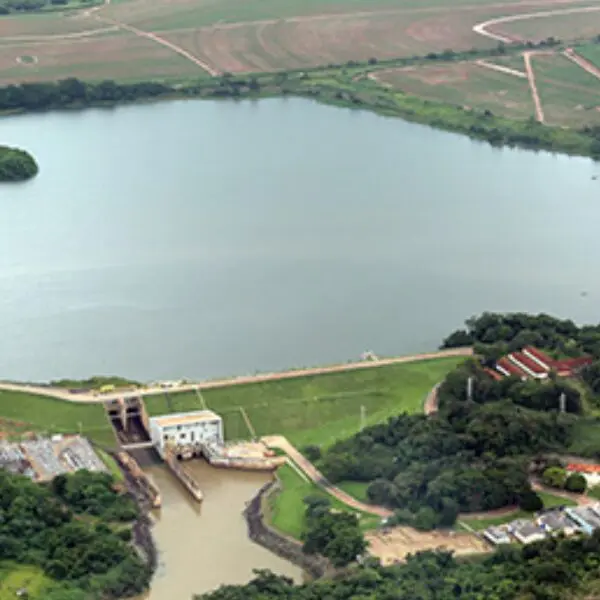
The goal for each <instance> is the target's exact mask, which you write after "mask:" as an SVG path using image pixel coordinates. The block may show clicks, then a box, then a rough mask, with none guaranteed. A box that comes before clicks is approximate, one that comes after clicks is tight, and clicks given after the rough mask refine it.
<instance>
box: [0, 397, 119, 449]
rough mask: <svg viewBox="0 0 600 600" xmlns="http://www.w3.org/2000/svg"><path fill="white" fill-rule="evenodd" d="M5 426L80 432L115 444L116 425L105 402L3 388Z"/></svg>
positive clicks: (0, 416)
mask: <svg viewBox="0 0 600 600" xmlns="http://www.w3.org/2000/svg"><path fill="white" fill-rule="evenodd" d="M0 419H6V420H8V422H7V423H2V424H1V426H2V429H3V430H8V431H9V432H10V431H11V430H13V429H14V430H15V431H21V432H22V431H41V432H47V433H49V434H50V433H79V432H81V433H82V434H83V435H85V436H87V437H89V438H90V439H92V440H94V441H96V442H98V443H101V444H107V445H113V444H114V436H113V433H112V428H111V426H110V424H109V422H108V420H107V418H106V415H105V413H104V407H103V406H102V405H101V404H80V403H75V402H65V401H63V400H56V399H54V398H48V397H46V396H37V395H35V394H26V393H22V392H8V391H0Z"/></svg>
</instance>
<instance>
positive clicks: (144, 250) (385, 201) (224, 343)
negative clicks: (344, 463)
mask: <svg viewBox="0 0 600 600" xmlns="http://www.w3.org/2000/svg"><path fill="white" fill-rule="evenodd" d="M0 141H1V143H4V144H12V145H18V146H22V147H24V148H27V149H28V150H30V151H31V152H32V153H33V154H34V155H35V156H36V158H37V159H38V161H39V164H40V167H41V172H40V174H39V176H38V177H37V178H36V179H34V180H33V181H31V182H28V183H26V184H20V185H3V186H1V187H0V331H2V337H3V340H5V342H6V343H3V344H0V365H2V369H1V373H0V377H3V378H13V379H24V380H47V379H51V378H57V377H61V376H69V377H87V376H89V375H91V374H97V373H98V374H100V373H105V374H122V375H125V376H129V377H133V378H137V379H142V380H149V379H158V378H176V377H198V378H202V377H216V376H223V375H230V374H246V373H250V372H254V371H255V370H272V369H281V368H285V367H293V366H300V365H315V364H319V363H332V362H338V361H345V360H347V359H350V358H356V357H358V356H359V354H360V353H361V352H362V351H364V350H368V349H370V350H373V351H375V352H377V353H380V354H384V355H385V354H387V355H394V354H402V353H410V352H414V351H422V350H431V349H433V348H435V347H436V346H437V345H438V343H439V341H440V339H441V338H442V337H443V336H444V335H445V334H446V333H447V332H449V331H450V330H451V329H453V328H455V327H457V326H459V325H460V324H461V323H462V321H463V320H464V319H465V318H466V317H468V316H470V315H472V314H474V313H478V312H481V311H483V310H524V311H534V312H537V311H546V312H551V313H554V314H557V315H561V316H565V317H571V318H574V319H576V320H578V321H597V320H598V310H597V307H598V301H599V299H600V278H598V277H597V270H596V265H597V264H598V262H599V259H600V236H598V234H597V231H598V223H600V178H598V179H596V180H594V179H593V177H594V176H598V175H599V174H600V166H598V165H597V164H595V163H593V162H592V161H591V160H588V159H578V158H568V157H566V156H554V155H551V154H548V153H534V152H528V151H522V150H510V149H503V150H499V149H494V148H491V147H490V146H488V145H486V144H483V143H476V142H473V141H470V140H469V139H467V138H465V137H461V136H458V135H454V134H449V133H444V132H441V131H436V130H433V129H430V128H427V127H423V126H419V125H414V124H410V123H405V122H403V121H401V120H394V119H389V118H383V117H380V116H377V115H374V114H371V113H368V112H357V111H350V110H345V109H337V108H333V107H327V106H322V105H318V104H315V103H313V102H310V101H304V100H299V99H293V100H291V99H290V100H265V101H260V102H250V101H247V102H237V103H236V102H211V101H187V102H186V101H175V102H165V103H161V104H155V105H139V106H129V107H120V108H117V109H114V110H88V111H83V112H64V113H51V114H41V115H24V116H15V117H10V118H4V119H2V120H0ZM8 342H9V343H8Z"/></svg>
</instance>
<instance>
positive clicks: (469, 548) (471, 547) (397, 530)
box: [365, 527, 491, 565]
mask: <svg viewBox="0 0 600 600" xmlns="http://www.w3.org/2000/svg"><path fill="white" fill-rule="evenodd" d="M365 539H366V540H367V542H368V543H369V552H370V553H371V554H372V555H374V556H377V557H378V558H379V559H380V561H381V563H382V564H383V565H391V564H394V563H397V562H401V561H403V560H404V559H405V558H406V557H407V555H409V554H414V553H415V552H420V551H423V550H449V551H452V552H454V554H455V555H458V556H461V555H462V556H465V555H469V554H480V553H483V552H491V547H490V546H489V545H488V544H487V543H486V542H485V541H483V540H482V539H481V538H479V537H477V536H476V535H473V534H471V533H456V532H454V531H430V532H427V533H425V532H417V531H415V530H414V529H411V528H409V527H394V528H391V529H389V530H388V531H373V532H368V533H367V534H365Z"/></svg>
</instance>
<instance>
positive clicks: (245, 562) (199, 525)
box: [140, 461, 302, 600]
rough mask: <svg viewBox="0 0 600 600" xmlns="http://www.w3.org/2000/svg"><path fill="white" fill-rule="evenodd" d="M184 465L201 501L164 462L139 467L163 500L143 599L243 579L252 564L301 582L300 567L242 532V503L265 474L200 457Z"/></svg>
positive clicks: (175, 599)
mask: <svg viewBox="0 0 600 600" xmlns="http://www.w3.org/2000/svg"><path fill="white" fill-rule="evenodd" d="M186 466H187V467H188V468H189V469H190V471H191V472H193V473H194V475H195V476H196V479H197V481H198V482H199V483H200V485H201V487H202V491H203V493H204V502H203V503H202V504H201V505H199V504H197V503H196V502H194V501H192V500H191V498H190V497H189V496H188V494H187V492H186V491H185V490H184V489H183V487H182V486H181V484H180V483H179V482H178V481H177V480H176V479H175V478H174V477H173V476H172V475H171V474H170V473H169V472H168V471H167V469H166V467H164V466H163V465H159V464H154V465H151V466H147V467H145V468H144V470H145V471H146V473H148V474H150V475H151V476H152V478H153V479H154V481H155V482H156V483H157V484H158V486H159V487H160V490H161V495H162V503H163V505H162V508H161V510H160V511H157V512H156V513H154V517H155V525H154V528H153V535H154V540H155V542H156V545H157V549H158V568H157V570H156V574H155V576H154V580H153V581H152V587H151V590H150V592H149V593H148V594H147V595H146V596H144V600H189V599H190V598H191V597H192V595H193V594H195V593H202V592H208V591H210V590H212V589H214V588H216V587H219V586H220V585H222V584H235V583H245V582H247V581H248V580H249V579H250V578H251V577H252V570H253V569H271V570H272V571H273V572H275V573H277V574H280V575H287V576H288V577H292V578H293V579H295V580H296V581H300V580H301V577H302V572H301V570H300V569H299V568H297V567H296V566H294V565H293V564H291V563H289V562H287V561H285V560H283V559H281V558H279V557H278V556H275V555H274V554H272V553H271V552H269V551H268V550H266V549H264V548H262V547H261V546H258V545H256V544H254V543H253V542H251V541H250V539H249V538H248V536H247V533H246V522H245V520H244V518H243V516H242V511H243V509H244V506H245V502H247V501H248V500H250V499H251V498H252V497H253V496H254V495H255V494H256V492H257V491H258V490H259V488H260V487H261V486H262V485H264V484H265V483H266V482H267V481H268V480H269V478H270V475H267V474H265V473H245V472H239V471H226V470H223V469H213V468H212V467H210V466H209V465H207V464H206V463H204V462H201V461H193V462H189V463H187V464H186ZM140 600H141V599H140Z"/></svg>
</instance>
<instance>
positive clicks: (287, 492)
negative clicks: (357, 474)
mask: <svg viewBox="0 0 600 600" xmlns="http://www.w3.org/2000/svg"><path fill="white" fill-rule="evenodd" d="M277 477H278V478H279V480H280V482H281V491H280V492H279V493H277V494H275V495H273V496H271V498H270V500H269V507H270V514H269V515H268V516H269V521H270V523H271V525H272V526H273V527H275V529H277V530H278V531H280V532H281V533H283V534H285V535H288V536H291V537H293V538H296V539H300V536H301V534H302V529H303V526H304V508H305V506H304V498H306V497H307V496H314V495H317V496H322V497H328V498H329V499H330V500H331V507H332V508H333V509H335V510H348V511H350V512H355V514H357V515H358V516H359V521H360V526H361V529H362V530H363V531H367V530H369V529H373V528H375V527H377V525H378V524H379V522H380V519H379V517H376V516H374V515H368V514H365V513H360V512H356V511H352V510H350V509H349V508H348V507H347V506H345V505H344V504H343V503H341V502H340V501H339V500H336V499H335V498H332V497H331V496H328V495H327V493H326V492H324V491H323V490H322V489H321V488H320V487H318V486H317V485H316V484H314V483H312V482H310V481H306V480H304V479H303V478H302V477H301V476H300V475H299V474H298V473H297V472H296V471H295V470H294V469H293V467H291V466H289V465H284V466H283V467H281V468H280V469H278V470H277Z"/></svg>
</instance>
